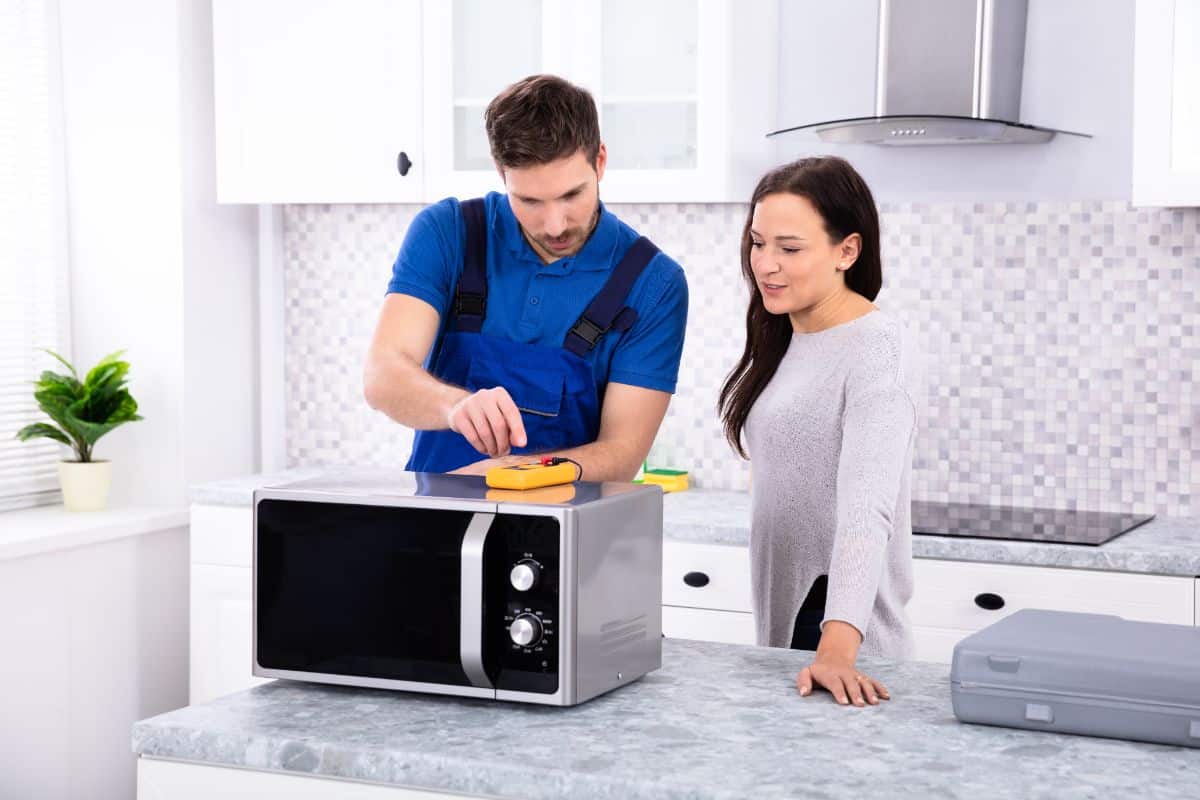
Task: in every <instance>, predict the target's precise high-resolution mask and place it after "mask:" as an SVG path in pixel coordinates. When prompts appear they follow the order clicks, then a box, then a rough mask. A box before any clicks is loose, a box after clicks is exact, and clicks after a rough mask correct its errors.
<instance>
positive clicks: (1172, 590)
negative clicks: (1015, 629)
mask: <svg viewBox="0 0 1200 800" xmlns="http://www.w3.org/2000/svg"><path fill="white" fill-rule="evenodd" d="M913 585H914V588H913V597H912V600H911V602H910V603H909V605H908V613H909V618H910V619H911V621H912V624H913V625H914V626H917V627H931V628H950V629H954V630H960V631H977V630H979V629H981V628H983V627H986V626H987V625H990V624H991V623H993V622H995V621H997V620H999V619H1002V618H1003V617H1006V616H1008V615H1009V614H1011V613H1013V612H1014V611H1018V610H1020V609H1022V608H1048V609H1054V610H1056V611H1076V612H1084V613H1091V614H1115V615H1117V616H1120V617H1124V618H1125V619H1132V620H1143V621H1147V622H1166V623H1172V624H1176V625H1190V624H1192V623H1193V622H1194V617H1195V606H1194V604H1195V587H1194V586H1193V579H1191V578H1177V577H1170V576H1163V575H1131V574H1127V573H1115V572H1090V571H1086V570H1074V569H1059V568H1054V567H1026V566H1015V565H1010V564H977V563H971V562H964V561H936V560H932V559H923V558H918V559H914V561H913ZM984 594H989V595H995V596H996V597H994V598H981V601H982V602H983V603H984V604H985V605H986V604H987V601H988V600H993V601H994V600H996V599H997V598H999V599H1000V600H1002V601H1003V607H1001V608H999V609H995V610H988V609H987V608H984V607H982V606H981V605H980V604H979V603H977V602H976V598H978V597H979V596H980V595H984Z"/></svg>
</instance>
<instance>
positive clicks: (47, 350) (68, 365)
mask: <svg viewBox="0 0 1200 800" xmlns="http://www.w3.org/2000/svg"><path fill="white" fill-rule="evenodd" d="M42 352H43V353H49V354H50V355H52V356H54V357H55V358H57V359H58V360H59V362H60V363H62V365H63V366H64V367H66V368H67V369H69V370H71V376H72V377H73V378H75V380H76V382H78V381H79V374H78V373H77V372H75V367H73V366H71V362H70V361H67V360H66V359H65V358H63V357H62V356H60V355H59V354H58V353H56V352H54V351H53V350H51V349H50V348H49V347H43V348H42Z"/></svg>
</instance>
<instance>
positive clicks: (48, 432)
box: [17, 422, 74, 447]
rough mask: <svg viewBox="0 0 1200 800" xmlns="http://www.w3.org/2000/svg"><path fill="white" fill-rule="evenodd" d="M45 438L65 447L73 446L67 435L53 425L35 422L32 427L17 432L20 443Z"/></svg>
mask: <svg viewBox="0 0 1200 800" xmlns="http://www.w3.org/2000/svg"><path fill="white" fill-rule="evenodd" d="M40 437H45V438H47V439H53V440H54V441H56V442H62V443H63V444H65V445H70V446H72V447H73V446H74V445H73V443H72V442H71V440H70V439H68V438H67V435H66V434H65V433H63V432H62V431H60V430H59V429H58V428H56V427H54V426H53V425H47V424H46V423H45V422H35V423H34V424H32V425H26V426H25V427H24V428H21V430H19V431H17V438H18V439H20V440H21V441H22V442H27V441H29V440H30V439H36V438H40Z"/></svg>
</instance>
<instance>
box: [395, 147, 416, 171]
mask: <svg viewBox="0 0 1200 800" xmlns="http://www.w3.org/2000/svg"><path fill="white" fill-rule="evenodd" d="M412 165H413V162H412V161H410V160H409V158H408V153H406V152H404V151H403V150H401V151H400V155H398V156H396V169H397V170H399V172H400V175H401V176H404V175H407V174H408V170H409V169H410V168H411V167H412Z"/></svg>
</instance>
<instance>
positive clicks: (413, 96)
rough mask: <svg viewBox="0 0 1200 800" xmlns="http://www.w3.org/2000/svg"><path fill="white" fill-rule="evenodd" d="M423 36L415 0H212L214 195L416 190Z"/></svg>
mask: <svg viewBox="0 0 1200 800" xmlns="http://www.w3.org/2000/svg"><path fill="white" fill-rule="evenodd" d="M420 37H421V2H420V0H340V1H339V2H322V0H253V2H244V1H243V0H213V72H214V96H215V98H214V99H215V111H216V148H217V199H218V201H219V202H223V203H317V202H319V203H343V202H364V203H369V202H415V201H419V200H421V199H422V197H423V194H424V192H423V186H422V174H423V172H424V171H425V169H426V165H425V164H424V155H423V153H422V147H421V135H422V126H421V107H422V106H421V69H422V64H421V38H420ZM401 154H403V155H401ZM410 164H411V166H409V165H410ZM402 171H404V172H406V173H407V174H405V175H402V174H401V172H402Z"/></svg>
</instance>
